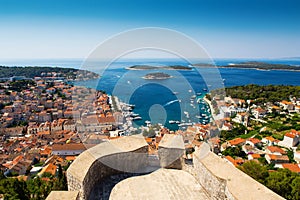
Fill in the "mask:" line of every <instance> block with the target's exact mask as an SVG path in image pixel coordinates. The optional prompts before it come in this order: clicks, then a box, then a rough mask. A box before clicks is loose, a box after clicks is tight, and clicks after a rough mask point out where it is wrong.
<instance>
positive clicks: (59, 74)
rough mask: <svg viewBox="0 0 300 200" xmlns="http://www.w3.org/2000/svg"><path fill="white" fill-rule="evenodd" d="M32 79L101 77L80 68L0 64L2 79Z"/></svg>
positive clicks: (71, 79) (0, 76) (0, 77)
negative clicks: (8, 65)
mask: <svg viewBox="0 0 300 200" xmlns="http://www.w3.org/2000/svg"><path fill="white" fill-rule="evenodd" d="M14 77H16V79H24V78H28V79H32V78H35V77H47V78H48V79H65V80H70V81H73V80H87V79H96V78H99V75H98V74H96V73H94V72H90V71H86V70H80V69H74V68H63V67H35V66H34V67H33V66H28V67H27V66H26V67H7V66H0V79H10V78H14Z"/></svg>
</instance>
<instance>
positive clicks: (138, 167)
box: [67, 136, 148, 199]
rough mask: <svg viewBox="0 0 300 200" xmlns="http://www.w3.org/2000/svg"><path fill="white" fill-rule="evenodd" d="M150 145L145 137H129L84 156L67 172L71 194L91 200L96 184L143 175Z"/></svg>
mask: <svg viewBox="0 0 300 200" xmlns="http://www.w3.org/2000/svg"><path fill="white" fill-rule="evenodd" d="M147 152H148V144H147V143H146V141H145V139H144V138H143V137H142V136H129V137H123V138H120V139H117V140H111V141H109V142H105V143H102V144H99V145H97V146H95V147H93V148H91V149H88V150H86V151H85V152H83V153H82V154H81V155H80V156H79V157H78V158H76V160H75V161H74V163H72V165H71V166H70V167H69V169H68V170H67V180H68V190H69V191H79V197H80V199H89V195H90V192H91V190H92V189H93V187H94V185H95V184H96V183H99V182H100V181H101V180H103V179H104V178H106V177H108V176H110V175H114V174H118V173H121V172H136V173H138V172H142V170H143V169H144V168H145V167H146V166H147Z"/></svg>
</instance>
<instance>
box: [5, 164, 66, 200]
mask: <svg viewBox="0 0 300 200" xmlns="http://www.w3.org/2000/svg"><path fill="white" fill-rule="evenodd" d="M0 174H1V175H0V194H3V195H4V199H5V200H6V199H7V200H18V199H19V200H27V199H33V200H40V199H46V197H47V196H48V194H49V193H50V192H51V191H52V190H67V179H66V176H65V173H64V172H63V169H62V167H61V166H60V165H59V166H58V173H57V176H53V175H51V174H45V175H43V177H44V178H46V179H48V180H49V181H47V180H46V179H45V180H43V177H42V178H40V177H38V176H35V177H32V179H31V180H28V181H26V182H25V181H23V180H18V179H17V178H15V177H14V178H6V177H5V176H3V172H1V173H0Z"/></svg>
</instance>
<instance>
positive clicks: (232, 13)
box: [0, 0, 300, 59]
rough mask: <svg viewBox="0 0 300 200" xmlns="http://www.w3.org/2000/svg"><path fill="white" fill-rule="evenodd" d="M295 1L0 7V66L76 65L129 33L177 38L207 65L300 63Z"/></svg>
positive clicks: (69, 1) (155, 0) (39, 1)
mask: <svg viewBox="0 0 300 200" xmlns="http://www.w3.org/2000/svg"><path fill="white" fill-rule="evenodd" d="M299 21H300V2H299V0H294V1H292V0H285V1H283V0H94V1H92V0H81V1H79V0H26V1H22V0H21V1H19V0H0V27H1V31H0V45H1V49H0V59H14V58H28V59H32V58H84V57H86V56H87V55H88V54H89V53H90V52H91V51H92V50H93V49H94V48H95V47H96V46H97V45H98V44H99V43H100V42H102V41H104V40H105V39H107V38H108V37H110V36H112V35H114V34H117V33H119V32H121V31H125V30H128V29H132V28H140V27H149V26H151V27H153V26H154V27H164V28H171V29H175V30H177V31H180V32H183V33H185V34H187V35H189V36H191V37H192V38H194V39H195V40H197V41H198V42H199V43H200V44H201V45H202V46H204V47H205V48H206V49H207V51H208V52H209V54H210V55H211V56H212V57H214V58H226V57H227V58H240V57H243V58H257V57H261V58H269V57H271V58H278V57H295V56H297V57H299V56H300V22H299Z"/></svg>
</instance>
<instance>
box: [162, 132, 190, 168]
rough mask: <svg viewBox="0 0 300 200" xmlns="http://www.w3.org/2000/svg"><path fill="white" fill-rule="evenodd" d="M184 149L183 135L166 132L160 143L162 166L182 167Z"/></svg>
mask: <svg viewBox="0 0 300 200" xmlns="http://www.w3.org/2000/svg"><path fill="white" fill-rule="evenodd" d="M184 151H185V148H184V142H183V138H182V136H181V135H173V134H165V135H164V136H163V138H162V140H161V141H160V143H159V145H158V156H159V160H160V166H161V167H163V168H168V169H182V167H183V158H182V156H183V154H184Z"/></svg>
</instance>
